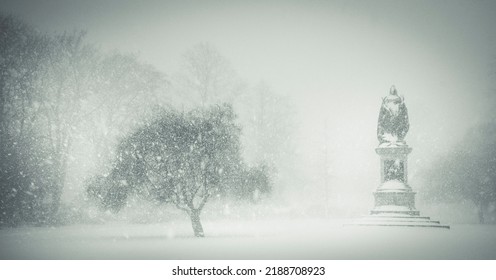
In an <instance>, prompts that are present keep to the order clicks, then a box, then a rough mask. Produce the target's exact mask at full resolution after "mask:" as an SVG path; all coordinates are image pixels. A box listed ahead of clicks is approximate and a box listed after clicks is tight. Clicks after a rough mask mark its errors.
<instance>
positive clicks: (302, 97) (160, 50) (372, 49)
mask: <svg viewBox="0 0 496 280" xmlns="http://www.w3.org/2000/svg"><path fill="white" fill-rule="evenodd" d="M0 11H1V12H2V13H3V14H13V15H14V16H17V17H19V18H20V19H21V20H23V21H25V22H27V23H28V24H30V25H32V26H34V27H35V28H36V29H38V30H40V31H41V32H43V33H47V34H57V33H62V32H64V31H72V30H85V31H87V34H86V39H85V40H86V41H87V42H88V43H90V44H92V45H94V46H96V47H97V48H100V49H102V50H103V51H105V52H109V53H112V52H115V51H117V52H122V53H132V54H136V56H137V57H138V59H139V60H140V61H142V62H144V63H147V64H150V65H152V66H153V67H155V68H156V69H158V70H159V71H161V72H162V73H163V74H164V75H165V78H166V80H167V81H169V82H170V84H169V85H170V87H168V88H166V89H165V90H164V100H167V101H165V103H168V104H170V105H173V106H175V107H176V108H182V109H183V110H184V106H186V107H188V106H190V104H188V103H187V101H184V99H183V97H184V96H183V95H182V94H183V92H182V91H181V89H179V87H178V86H177V85H178V84H180V83H179V82H178V81H180V80H181V77H183V75H184V69H185V68H184V61H185V54H187V52H188V50H191V49H192V48H193V47H194V46H195V45H198V44H207V45H209V46H212V47H213V48H215V49H216V50H217V51H218V52H219V53H220V54H221V55H222V56H223V57H224V58H225V59H226V61H227V62H228V65H229V68H230V69H232V75H233V76H235V79H236V81H237V82H239V87H240V88H241V90H240V91H241V92H242V94H241V96H246V95H250V94H252V95H255V94H257V93H256V92H257V89H259V88H260V85H262V87H266V89H267V90H270V91H271V92H273V93H274V94H276V95H280V96H282V98H284V100H286V101H285V102H287V103H288V104H289V105H288V108H289V109H288V110H287V111H284V112H283V119H284V122H286V121H287V122H289V125H288V126H287V127H289V128H291V129H290V132H288V134H287V135H289V136H288V137H289V139H290V140H288V139H287V138H281V139H282V140H281V139H279V140H277V141H281V142H280V143H279V142H278V143H277V144H280V145H279V146H281V147H290V148H289V149H288V150H284V149H282V152H281V153H283V155H286V156H276V157H275V158H274V159H273V160H274V162H275V163H274V164H275V166H276V169H278V172H277V175H274V176H276V178H275V179H274V178H273V183H274V193H273V194H272V195H271V199H270V200H269V201H277V203H276V205H277V207H281V209H291V210H287V211H289V212H290V213H295V212H296V213H299V214H301V215H303V216H309V217H315V216H326V215H330V216H331V217H334V218H351V217H357V216H360V215H366V214H367V213H368V211H369V210H370V209H371V208H372V206H373V197H372V195H371V192H372V191H374V190H375V188H376V187H377V186H378V184H379V183H380V171H379V170H380V167H379V157H378V156H377V154H376V153H375V151H374V149H375V148H376V147H377V145H378V142H377V135H376V129H377V119H378V114H379V109H380V107H381V103H382V98H383V97H384V96H386V95H387V94H388V93H389V89H390V87H391V86H392V85H395V86H396V88H397V89H398V93H399V94H400V95H402V96H404V98H405V104H406V106H407V107H408V112H409V118H410V130H409V132H408V135H407V137H406V142H407V143H408V145H409V146H410V147H412V148H413V152H412V153H411V154H410V156H409V165H408V168H409V171H408V174H409V177H410V182H411V185H412V187H413V188H414V189H417V187H418V186H416V184H418V185H421V184H424V183H425V182H424V181H423V179H422V178H421V177H422V176H423V174H424V173H422V172H423V171H425V169H428V167H429V166H432V165H435V164H436V161H437V160H438V159H439V158H441V157H442V156H444V155H446V154H449V153H451V152H452V150H453V149H454V148H456V147H457V145H459V143H460V141H461V139H464V137H465V135H466V133H467V131H469V130H470V129H471V128H472V127H474V126H476V125H477V124H479V123H485V122H487V121H491V120H492V121H494V118H495V116H496V115H495V114H494V106H496V102H495V99H494V98H495V97H494V96H495V93H496V84H495V82H494V81H495V77H496V48H495V47H496V28H495V27H496V4H495V3H493V2H491V1H449V2H448V1H409V2H406V1H373V2H372V1H354V2H350V1H158V0H157V1H129V0H124V1H122V0H107V1H62V0H60V1H57V0H53V1H52V0H43V1H14V0H12V1H4V0H1V1H0ZM239 100H241V101H239ZM243 100H245V99H242V98H241V99H238V101H235V102H234V103H235V105H234V107H235V110H239V111H236V112H237V113H238V114H239V115H241V117H243V114H244V113H243V112H245V111H247V112H251V111H253V110H255V109H256V108H252V107H250V106H253V104H250V103H243ZM236 102H237V103H236ZM250 110H251V111H250ZM127 129H131V125H130V126H129V127H127ZM249 129H250V128H249V127H245V128H243V127H242V131H243V132H242V135H244V136H242V144H243V149H244V150H243V156H244V158H245V159H246V160H247V161H248V162H249V163H250V164H256V157H255V156H253V153H255V152H257V151H258V152H259V151H260V150H259V149H261V148H257V147H258V146H257V145H260V144H259V143H255V142H254V141H255V140H253V141H251V140H250V139H251V138H250V137H251V135H252V134H250V133H251V132H250V130H249ZM121 136H122V135H121ZM116 141H117V138H115V139H113V140H112V141H111V143H112V145H116V143H117V142H116ZM289 142H290V143H289ZM288 143H289V144H288ZM262 150H263V149H262ZM70 154H71V155H70V157H71V160H70V161H69V163H68V166H67V174H66V183H65V187H64V189H63V195H62V201H63V202H64V203H67V204H71V203H74V201H75V200H78V199H80V197H81V196H82V195H84V194H85V190H86V185H85V182H87V180H88V179H89V178H91V177H92V176H94V175H96V174H99V173H101V170H99V167H98V166H97V165H96V164H95V158H94V156H93V154H94V147H93V146H92V144H89V142H88V141H86V140H85V139H77V140H75V142H74V143H73V146H72V149H71V151H70ZM264 158H265V157H264ZM110 160H111V159H109V161H110ZM107 164H108V163H107ZM270 203H272V202H270ZM417 203H418V204H419V205H423V206H425V207H426V208H424V209H428V211H430V212H429V213H428V214H430V215H433V216H437V217H438V218H442V219H444V220H445V221H448V222H476V218H474V217H476V215H475V214H473V213H472V212H470V213H465V214H463V213H462V214H460V213H461V212H463V211H464V210H465V209H472V208H471V207H470V206H467V207H466V208H463V210H460V211H458V212H453V213H451V214H449V213H448V210H446V209H451V208H443V207H441V208H439V207H437V206H436V205H433V204H430V203H429V202H426V201H423V200H422V199H420V201H417ZM218 207H220V208H222V209H223V210H222V211H224V212H225V211H226V210H225V209H226V208H225V206H218ZM269 208H271V209H272V210H271V213H272V214H274V213H278V211H275V210H274V208H276V206H274V207H269ZM323 208H325V209H326V210H325V211H326V214H325V215H324V214H323V212H322V211H323V210H322V209H323ZM328 208H329V209H330V210H329V209H328ZM493 208H494V207H493ZM212 209H213V210H212ZM212 209H211V210H209V211H213V212H215V211H214V210H215V209H216V208H215V207H212ZM491 209H492V208H491ZM491 209H489V210H488V213H492V214H491V215H493V214H494V211H493V210H494V209H493V210H491ZM421 210H422V209H421ZM240 211H241V210H240ZM257 211H262V210H257ZM281 211H282V210H281ZM285 211H286V210H285ZM328 211H330V213H328ZM470 211H472V210H470ZM474 211H475V210H474ZM283 212H284V211H283ZM284 215H286V214H284ZM457 215H459V216H457ZM460 215H461V216H460ZM213 216H215V215H213ZM493 216H494V215H493ZM202 217H204V218H205V219H208V217H207V215H206V214H203V215H202ZM471 219H475V220H473V221H472V220H471ZM492 219H493V220H494V217H493V218H492Z"/></svg>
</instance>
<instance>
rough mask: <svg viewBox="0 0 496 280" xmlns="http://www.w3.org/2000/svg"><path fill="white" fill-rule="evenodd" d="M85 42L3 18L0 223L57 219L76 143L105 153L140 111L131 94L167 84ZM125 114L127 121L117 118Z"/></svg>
mask: <svg viewBox="0 0 496 280" xmlns="http://www.w3.org/2000/svg"><path fill="white" fill-rule="evenodd" d="M84 37H85V34H84V32H73V33H63V34H56V35H47V34H42V33H40V32H38V31H36V30H35V29H34V28H32V27H31V26H29V25H26V24H25V23H23V22H22V21H19V20H17V19H16V18H14V17H11V16H1V15H0V226H2V225H18V224H21V223H35V224H53V223H55V222H57V213H58V211H59V208H60V205H61V195H62V191H63V188H64V185H65V178H66V171H67V166H68V163H69V160H70V157H69V154H70V150H71V147H72V145H73V143H74V141H75V140H77V139H81V138H85V139H86V140H87V141H90V142H92V141H94V142H95V143H100V146H99V147H100V150H98V149H97V152H98V153H99V154H108V153H109V152H108V151H105V149H108V148H106V147H108V146H109V145H108V143H105V142H104V141H102V139H112V138H116V137H115V135H113V134H117V132H118V131H120V129H121V127H120V124H123V123H126V122H128V121H129V118H133V112H138V111H139V110H136V108H133V106H136V104H139V102H133V101H135V100H137V98H136V97H137V96H140V95H145V94H146V95H149V94H150V93H152V92H155V91H158V90H160V89H161V88H162V87H163V86H164V85H165V84H166V83H165V79H164V77H163V76H162V75H161V74H160V73H159V72H158V71H156V70H155V69H153V68H152V67H150V66H148V65H145V64H142V63H140V62H139V61H138V60H137V59H136V58H135V57H134V56H132V55H122V54H119V53H113V54H104V53H102V52H100V51H98V49H96V48H94V47H93V46H91V45H88V44H86V43H85V41H84ZM141 100H148V101H150V102H153V101H152V100H151V98H150V97H148V98H142V99H141ZM122 110H125V111H127V112H128V113H127V114H119V116H126V118H128V119H116V118H115V117H116V116H117V115H118V114H116V112H118V111H122ZM102 124H104V125H102ZM88 128H89V129H88ZM85 133H86V134H85ZM97 148H98V147H97Z"/></svg>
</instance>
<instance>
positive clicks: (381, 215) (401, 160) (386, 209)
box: [349, 144, 450, 229]
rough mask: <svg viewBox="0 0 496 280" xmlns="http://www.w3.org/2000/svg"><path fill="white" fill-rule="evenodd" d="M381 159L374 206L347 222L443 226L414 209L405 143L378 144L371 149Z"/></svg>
mask: <svg viewBox="0 0 496 280" xmlns="http://www.w3.org/2000/svg"><path fill="white" fill-rule="evenodd" d="M375 151H376V153H377V154H378V155H379V156H380V160H381V184H380V185H379V187H378V188H377V189H376V191H375V192H374V193H373V194H374V199H375V205H374V209H372V211H370V215H369V216H366V217H363V218H361V219H358V220H355V221H354V222H352V223H351V224H349V225H359V226H408V227H435V228H447V229H449V228H450V227H449V226H448V225H443V224H441V223H440V222H439V221H432V220H431V219H430V218H429V217H422V216H420V211H418V210H417V209H416V208H415V194H416V193H415V192H414V191H413V190H412V188H411V187H410V186H409V185H408V161H407V158H408V154H409V153H410V152H411V151H412V148H410V147H408V145H406V144H402V145H395V144H390V145H386V146H384V145H381V146H379V147H378V148H376V149H375Z"/></svg>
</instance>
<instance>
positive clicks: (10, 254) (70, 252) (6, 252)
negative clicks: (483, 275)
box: [0, 219, 496, 260]
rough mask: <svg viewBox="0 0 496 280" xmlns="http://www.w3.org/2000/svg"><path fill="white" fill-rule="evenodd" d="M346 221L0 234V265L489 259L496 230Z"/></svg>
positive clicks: (118, 225)
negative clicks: (197, 230)
mask: <svg viewBox="0 0 496 280" xmlns="http://www.w3.org/2000/svg"><path fill="white" fill-rule="evenodd" d="M346 222H347V221H346V220H329V219H282V220H277V219H257V220H235V219H229V220H222V219H220V220H206V221H204V222H203V224H204V229H205V234H206V237H205V238H195V237H193V233H192V229H191V225H190V223H189V222H188V221H187V220H181V221H174V222H172V221H171V222H163V223H156V224H129V223H122V222H115V223H106V224H93V225H67V226H60V227H49V228H47V227H19V228H4V229H0V248H1V250H0V259H186V260H187V259H213V260H217V259H309V260H317V259H321V260H324V259H345V260H348V259H365V260H369V259H386V260H389V259H406V260H411V259H496V225H477V224H452V225H451V229H449V230H447V229H436V228H409V227H367V226H365V227H364V226H345V225H344V224H346Z"/></svg>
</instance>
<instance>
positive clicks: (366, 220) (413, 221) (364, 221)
mask: <svg viewBox="0 0 496 280" xmlns="http://www.w3.org/2000/svg"><path fill="white" fill-rule="evenodd" d="M345 225H346V226H389V227H395V226H397V227H434V228H446V229H449V228H450V227H449V226H448V225H443V224H441V222H439V221H433V220H431V219H430V218H429V217H419V216H401V217H400V216H392V217H391V216H376V215H372V216H366V217H363V218H361V219H358V220H354V221H352V222H350V223H348V224H345Z"/></svg>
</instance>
